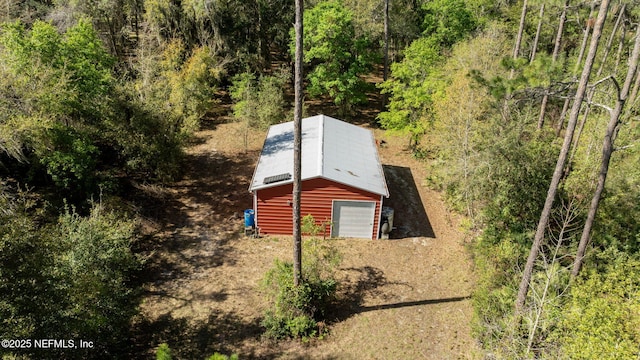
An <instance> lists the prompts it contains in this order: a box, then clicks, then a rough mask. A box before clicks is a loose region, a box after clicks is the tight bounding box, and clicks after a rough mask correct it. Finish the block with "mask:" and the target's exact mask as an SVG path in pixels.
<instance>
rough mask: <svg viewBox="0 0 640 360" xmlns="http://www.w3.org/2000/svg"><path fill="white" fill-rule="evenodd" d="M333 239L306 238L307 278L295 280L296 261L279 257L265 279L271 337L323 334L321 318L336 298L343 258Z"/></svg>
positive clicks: (266, 322) (266, 323)
mask: <svg viewBox="0 0 640 360" xmlns="http://www.w3.org/2000/svg"><path fill="white" fill-rule="evenodd" d="M305 219H306V220H305V223H306V224H307V225H308V224H309V223H311V224H313V223H314V221H313V218H312V217H310V215H309V216H307V217H305ZM330 241H331V240H324V241H323V240H320V239H318V238H315V237H311V238H309V239H305V240H304V242H303V264H302V275H303V279H302V281H301V283H300V284H299V285H298V286H294V284H293V264H292V263H290V262H284V261H280V260H277V259H276V261H275V263H274V267H273V268H272V269H270V270H269V271H268V272H267V273H266V275H265V277H264V279H263V280H262V287H263V289H264V291H265V292H266V294H267V298H268V300H269V303H270V304H271V307H269V308H268V309H267V310H266V311H265V315H264V319H263V321H262V326H264V327H265V329H266V332H265V335H266V336H267V337H271V338H275V339H282V338H288V337H293V338H304V337H312V336H317V335H322V334H319V333H318V331H317V328H318V326H317V322H318V321H322V320H323V319H324V316H325V315H326V311H327V309H328V308H329V306H330V305H331V304H332V302H333V301H334V300H335V294H336V291H337V288H338V282H337V281H336V280H335V277H334V274H333V273H334V269H335V267H336V266H337V265H338V264H339V262H340V254H339V253H338V251H337V250H336V249H335V248H334V247H333V246H331V244H330Z"/></svg>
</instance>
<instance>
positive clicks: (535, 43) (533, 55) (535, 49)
mask: <svg viewBox="0 0 640 360" xmlns="http://www.w3.org/2000/svg"><path fill="white" fill-rule="evenodd" d="M543 17H544V3H543V4H542V5H540V17H539V19H538V28H537V29H536V37H535V38H534V39H533V47H532V49H531V56H530V57H529V62H530V63H532V62H533V60H535V59H536V52H538V40H540V31H541V30H542V18H543Z"/></svg>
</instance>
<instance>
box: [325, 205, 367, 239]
mask: <svg viewBox="0 0 640 360" xmlns="http://www.w3.org/2000/svg"><path fill="white" fill-rule="evenodd" d="M375 210H376V203H375V201H353V200H334V201H333V210H332V214H331V220H332V224H333V226H332V228H331V236H332V237H347V238H365V239H371V234H372V233H373V224H374V216H375Z"/></svg>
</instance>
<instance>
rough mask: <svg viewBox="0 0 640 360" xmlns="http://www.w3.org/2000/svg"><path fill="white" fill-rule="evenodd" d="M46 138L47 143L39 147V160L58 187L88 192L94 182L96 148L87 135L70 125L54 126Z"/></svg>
mask: <svg viewBox="0 0 640 360" xmlns="http://www.w3.org/2000/svg"><path fill="white" fill-rule="evenodd" d="M45 138H47V140H49V141H50V143H49V144H47V145H45V146H43V147H38V148H37V151H38V155H39V158H40V162H41V163H42V164H43V165H44V166H45V168H46V169H47V173H48V174H49V175H50V176H51V178H52V179H53V181H54V182H55V183H56V185H57V186H59V187H60V188H63V189H74V190H76V191H77V190H82V191H84V192H86V193H90V192H91V190H93V189H92V186H93V185H94V182H95V180H96V179H95V167H96V157H97V155H98V148H97V147H96V146H94V145H93V144H92V143H91V141H90V140H89V138H88V137H87V136H86V135H82V134H80V133H78V132H77V131H75V130H74V129H73V128H69V127H64V126H60V125H56V126H54V127H52V128H51V129H49V131H48V132H47V134H46V136H45Z"/></svg>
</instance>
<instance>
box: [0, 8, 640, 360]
mask: <svg viewBox="0 0 640 360" xmlns="http://www.w3.org/2000/svg"><path fill="white" fill-rule="evenodd" d="M304 6H305V12H304V60H303V62H304V72H305V94H306V98H307V99H320V100H321V101H323V102H326V103H327V104H328V106H329V108H330V109H334V110H335V112H336V114H335V115H336V116H340V117H342V118H346V119H356V118H357V117H358V116H359V114H361V112H362V111H363V109H369V108H371V107H373V106H379V105H374V104H372V103H367V99H368V98H369V97H370V96H369V95H371V94H378V95H381V96H380V97H381V98H384V102H385V103H384V108H383V109H382V110H381V111H380V112H379V115H378V116H377V117H376V119H375V123H372V124H371V125H372V126H379V127H381V128H383V129H385V130H386V131H388V132H389V133H390V134H396V135H398V136H403V137H404V138H406V140H407V147H408V148H409V149H410V150H411V152H412V154H413V156H415V157H417V158H419V159H421V160H422V161H423V163H424V166H425V167H428V169H429V174H430V176H429V177H428V179H420V180H421V181H422V180H425V181H426V183H427V184H428V186H431V187H433V188H435V189H438V190H440V191H441V192H442V193H443V194H444V196H445V198H446V200H447V203H448V205H449V207H450V209H451V211H456V212H459V213H460V214H463V215H464V217H465V219H466V220H465V224H464V226H465V231H466V232H467V233H468V236H469V237H470V238H471V241H470V245H469V252H470V253H471V254H472V256H473V259H474V264H475V272H476V276H477V281H476V282H477V283H476V289H475V292H474V294H473V302H474V309H475V317H474V318H473V319H469V321H470V322H473V328H474V336H475V337H476V339H477V341H478V342H479V343H480V344H481V347H482V348H483V349H484V351H485V356H486V357H488V358H567V359H591V358H601V359H636V358H637V357H638V354H639V353H640V348H639V344H640V151H639V146H638V140H639V139H640V127H639V126H638V125H639V122H638V116H639V113H638V109H639V107H638V98H639V96H638V90H639V88H640V75H639V74H640V72H639V68H638V60H639V57H640V7H638V4H637V3H635V2H630V1H609V0H601V1H595V0H594V1H582V2H578V1H569V0H564V1H560V0H546V1H538V0H524V1H510V0H501V1H489V0H394V1H390V0H386V1H370V0H331V1H319V0H313V1H306V2H305V4H304ZM0 22H1V24H2V25H1V27H0V83H1V84H0V322H1V325H0V339H51V338H52V339H66V338H84V339H92V340H93V341H94V342H95V344H96V346H95V347H94V348H92V349H90V351H89V349H88V350H87V351H86V352H73V353H70V352H68V351H67V352H65V350H64V349H56V350H50V349H49V350H47V352H46V355H42V354H39V353H38V352H37V351H36V350H32V351H29V350H23V351H17V350H15V349H14V350H10V349H9V350H8V349H2V348H0V354H3V358H5V356H6V357H7V358H21V357H22V356H27V357H29V356H31V357H33V358H41V357H42V356H45V357H49V356H51V357H57V358H68V357H72V358H73V357H77V358H88V357H94V358H105V357H115V358H118V357H126V355H125V354H128V353H130V351H131V348H132V346H133V345H132V344H131V339H130V336H129V332H130V326H131V319H132V318H133V317H134V316H135V315H136V313H137V309H138V304H139V301H140V292H141V289H140V286H139V282H140V281H139V278H140V277H143V276H144V274H143V273H144V271H145V270H144V269H145V267H144V261H143V259H141V258H140V257H139V256H138V253H137V246H138V242H139V240H140V237H141V236H142V235H141V233H140V229H139V226H138V222H137V216H138V214H137V209H138V207H137V206H136V204H135V200H134V198H135V196H133V193H134V192H135V188H134V187H133V186H132V184H133V183H136V182H139V183H143V182H144V183H170V182H172V181H175V180H176V179H179V177H180V175H181V171H182V170H181V169H182V167H183V166H184V164H183V156H182V155H183V152H184V148H185V146H186V145H187V144H188V143H189V141H190V138H191V136H192V134H193V132H194V131H196V130H197V129H198V127H199V126H200V124H201V122H202V121H203V119H207V118H211V117H215V116H217V115H216V114H218V113H219V110H217V109H218V108H219V107H220V104H222V103H225V102H226V103H229V102H232V103H233V111H232V114H231V116H232V117H233V118H235V119H236V120H237V121H239V122H243V123H244V124H246V131H245V133H248V132H250V131H252V130H253V129H264V128H266V127H267V126H269V125H271V124H274V123H278V122H283V121H290V119H291V118H292V99H291V97H292V96H291V89H292V86H293V79H292V76H291V72H292V68H293V62H292V58H293V51H294V48H295V42H294V39H293V36H294V32H293V30H292V24H293V22H294V3H293V2H292V1H278V0H251V1H239V0H210V1H208V0H182V1H180V0H90V1H79V0H55V1H51V0H24V1H16V0H5V1H2V2H0ZM374 73H375V74H384V75H383V78H384V81H381V82H379V83H378V84H376V85H375V86H372V85H371V84H370V83H368V82H367V81H365V77H366V76H367V75H370V74H374ZM375 110H376V111H378V110H380V109H375ZM330 115H331V114H330ZM245 144H246V138H245ZM242 146H243V143H242V140H241V139H239V140H238V147H239V148H241V147H242ZM245 146H246V145H245ZM137 345H139V344H137Z"/></svg>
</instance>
